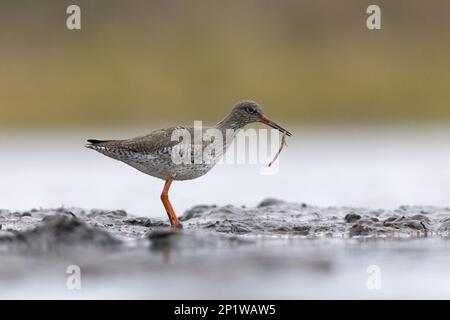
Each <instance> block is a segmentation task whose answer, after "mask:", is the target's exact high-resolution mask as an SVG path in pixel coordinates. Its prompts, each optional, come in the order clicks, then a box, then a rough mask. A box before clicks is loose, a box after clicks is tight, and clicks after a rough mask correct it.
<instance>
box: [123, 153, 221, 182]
mask: <svg viewBox="0 0 450 320" xmlns="http://www.w3.org/2000/svg"><path fill="white" fill-rule="evenodd" d="M122 161H123V162H125V163H126V164H128V165H130V166H132V167H134V168H135V169H137V170H139V171H141V172H143V173H146V174H148V175H150V176H153V177H156V178H160V179H163V180H168V179H170V178H172V179H173V180H190V179H195V178H198V177H201V176H203V175H204V174H206V173H208V172H209V171H210V170H211V169H212V168H213V167H214V165H215V164H216V163H199V164H194V163H180V164H177V163H174V162H173V161H171V159H165V158H164V159H161V158H156V159H139V161H136V160H132V161H130V160H129V159H126V160H122Z"/></svg>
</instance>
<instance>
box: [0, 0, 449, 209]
mask: <svg viewBox="0 0 450 320" xmlns="http://www.w3.org/2000/svg"><path fill="white" fill-rule="evenodd" d="M73 3H74V2H73V1H61V0H58V1H56V0H55V1H49V0H46V1H25V0H24V1H20V2H17V1H6V0H5V1H2V2H1V4H0V39H1V43H2V47H1V52H0V57H1V62H2V64H1V72H0V163H1V167H0V181H2V182H1V183H0V207H3V208H8V209H13V210H24V209H30V208H31V207H39V206H43V207H49V206H81V207H88V208H91V207H102V208H111V209H117V208H123V209H127V210H130V211H131V212H132V213H137V214H143V215H161V214H163V210H162V207H161V205H160V203H159V197H158V195H159V193H160V189H161V188H162V183H161V182H158V181H157V180H152V179H151V178H149V177H146V176H144V175H142V174H141V173H139V172H137V171H134V170H133V169H131V168H128V167H126V166H125V165H123V164H121V163H118V162H115V161H113V160H111V159H107V158H105V157H103V156H101V155H100V154H96V153H94V152H93V151H91V150H87V149H84V148H83V144H84V140H85V139H87V138H99V139H107V138H128V137H133V136H135V135H140V134H145V133H147V132H150V131H151V130H153V129H156V128H159V127H162V126H166V125H175V124H192V123H193V120H203V121H204V122H205V123H215V122H217V121H218V120H220V119H221V118H223V117H224V116H225V114H226V113H227V112H229V110H230V108H231V106H232V105H233V104H234V103H235V102H236V101H238V100H241V99H253V100H256V101H257V102H259V103H260V104H261V105H262V106H263V108H264V110H265V112H266V114H267V115H268V116H270V117H271V118H273V119H274V120H275V121H277V122H279V123H280V124H282V125H283V126H285V127H288V128H289V129H291V131H293V133H294V136H293V137H292V139H290V143H289V148H287V149H286V150H285V151H284V152H283V154H282V156H281V159H280V161H281V162H280V172H279V174H278V175H275V176H270V177H263V176H260V175H258V168H249V167H247V166H239V167H233V168H229V167H222V168H216V172H214V171H213V172H211V173H210V174H208V175H207V176H205V177H203V178H201V179H198V180H195V181H191V182H183V183H182V184H181V183H180V184H177V185H176V186H175V187H174V188H173V191H172V192H173V193H174V194H176V195H174V196H173V200H174V203H175V205H176V207H178V208H179V211H183V210H185V209H187V207H189V206H191V205H194V204H198V203H202V202H203V203H218V204H226V203H233V204H236V205H255V204H257V203H258V201H260V200H262V198H264V197H267V196H273V197H279V198H283V199H286V200H291V201H296V202H300V201H302V202H308V203H313V204H317V205H359V206H374V207H376V206H383V207H389V206H397V205H400V204H404V203H408V204H435V205H447V204H448V203H449V202H450V201H449V200H450V196H449V195H448V194H447V192H446V190H448V189H449V188H450V171H449V169H448V160H449V159H450V148H449V147H450V142H449V141H450V139H449V138H450V126H449V121H450V107H449V102H450V90H449V84H450V59H449V56H450V42H449V41H447V40H448V39H449V38H450V37H449V36H450V2H449V1H447V0H435V1H432V2H430V1H414V0H397V1H376V4H378V5H379V6H380V7H381V19H382V29H381V30H377V31H371V30H368V29H367V28H366V19H367V17H368V15H367V14H366V8H367V7H368V5H369V4H372V3H373V1H361V0H341V1H323V0H319V1H317V0H308V1H300V0H295V1H294V0H285V1H280V2H274V1H269V0H245V1H211V0H209V1H206V0H205V1H197V0H195V1H181V0H179V1H173V0H172V1H129V2H123V1H114V0H107V1H106V0H97V1H82V0H80V1H76V4H78V5H79V6H80V7H81V26H82V29H81V30H79V31H77V30H75V31H69V30H67V29H66V18H67V16H68V15H67V14H66V8H67V6H68V5H70V4H73ZM236 181H240V182H241V181H242V183H240V184H239V188H237V186H236ZM210 190H214V191H216V190H223V192H220V193H217V192H212V193H211V192H210Z"/></svg>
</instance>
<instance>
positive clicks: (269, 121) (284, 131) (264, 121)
mask: <svg viewBox="0 0 450 320" xmlns="http://www.w3.org/2000/svg"><path fill="white" fill-rule="evenodd" d="M259 122H262V123H264V124H267V125H268V126H269V127H272V128H274V129H277V130H278V131H280V132H281V133H285V134H286V135H287V136H289V137H290V136H291V133H290V132H289V131H287V130H286V129H284V128H283V127H281V126H279V125H277V124H276V123H275V122H273V121H272V120H269V119H267V118H266V117H264V116H262V117H261V119H260V120H259Z"/></svg>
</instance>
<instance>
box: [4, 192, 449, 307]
mask: <svg viewBox="0 0 450 320" xmlns="http://www.w3.org/2000/svg"><path fill="white" fill-rule="evenodd" d="M180 220H181V221H182V223H183V226H184V228H183V230H178V231H172V230H170V228H169V225H168V222H167V221H168V220H167V218H166V217H161V218H160V219H154V218H147V217H136V216H133V215H131V214H129V213H127V212H125V211H123V210H116V211H105V210H97V209H95V210H85V209H80V208H59V209H32V210H30V211H25V212H11V211H8V210H1V211H0V227H1V230H0V255H1V258H2V265H1V266H0V289H4V288H5V289H7V290H0V292H1V293H0V297H3V298H55V297H59V298H153V299H155V298H156V299H157V298H193V299H195V298H204V299H205V298H206V299H208V298H347V297H353V298H354V297H369V298H374V297H375V298H377V297H380V298H390V297H395V298H399V297H408V296H409V297H411V295H412V297H416V296H414V294H417V296H418V297H425V298H427V297H448V296H449V295H450V292H449V293H447V291H448V290H447V291H446V289H445V288H444V287H442V288H441V286H444V285H445V286H447V282H449V280H448V277H446V274H447V271H445V270H449V267H450V259H449V258H447V256H450V255H448V250H449V247H450V246H449V244H448V238H449V237H450V208H439V207H422V206H421V207H414V206H401V207H399V208H397V209H395V210H382V209H379V210H373V209H368V208H350V207H339V208H338V207H316V206H311V205H308V204H302V203H288V202H284V201H281V200H276V199H266V200H264V201H262V202H261V203H260V204H259V205H258V206H257V207H252V208H245V207H236V206H232V205H228V206H223V207H219V206H214V205H199V206H195V207H193V208H191V209H189V210H187V211H186V212H185V213H184V214H183V215H182V216H181V217H180ZM412 263H413V264H412ZM69 265H78V266H80V269H81V270H82V272H83V287H82V288H83V289H81V290H71V289H70V288H67V285H66V279H67V277H68V274H67V273H66V269H67V266H69ZM370 265H376V266H380V268H382V270H383V268H384V270H386V271H385V279H388V280H389V279H391V280H390V281H391V282H390V283H391V287H389V281H388V289H386V288H385V289H384V290H378V291H376V292H375V291H373V290H369V289H368V288H367V285H366V278H367V273H366V271H367V267H368V266H370ZM417 265H421V268H419V269H415V266H417ZM436 268H437V269H436ZM424 272H425V273H424ZM421 275H422V279H423V277H424V276H425V279H427V278H426V277H430V276H431V275H432V278H430V279H429V280H430V281H431V283H429V282H424V284H423V286H424V288H429V289H427V290H425V289H423V290H421V291H420V292H416V291H414V292H413V291H411V290H407V289H406V287H404V286H407V284H408V283H410V281H411V279H412V278H410V277H415V276H421ZM441 276H442V277H443V278H440V277H441ZM443 279H444V280H443ZM324 280H327V282H324ZM434 282H436V284H435V287H434V288H433V283H434ZM419 285H420V283H419ZM436 286H437V287H436ZM42 288H45V290H42ZM431 288H433V289H431ZM441 289H442V290H441ZM373 295H375V296H373Z"/></svg>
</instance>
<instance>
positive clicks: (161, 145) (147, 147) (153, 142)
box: [118, 127, 192, 154]
mask: <svg viewBox="0 0 450 320" xmlns="http://www.w3.org/2000/svg"><path fill="white" fill-rule="evenodd" d="M176 130H180V131H176ZM183 130H187V132H189V134H191V132H192V129H191V128H186V127H172V128H166V129H159V130H155V131H153V132H151V133H150V134H147V135H145V136H140V137H136V138H133V139H128V140H121V141H120V144H119V146H118V147H120V148H121V149H124V150H127V151H131V152H137V153H145V154H158V153H167V152H170V149H171V148H172V147H173V146H175V145H177V144H178V143H179V142H180V141H181V140H180V139H179V136H180V133H183Z"/></svg>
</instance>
